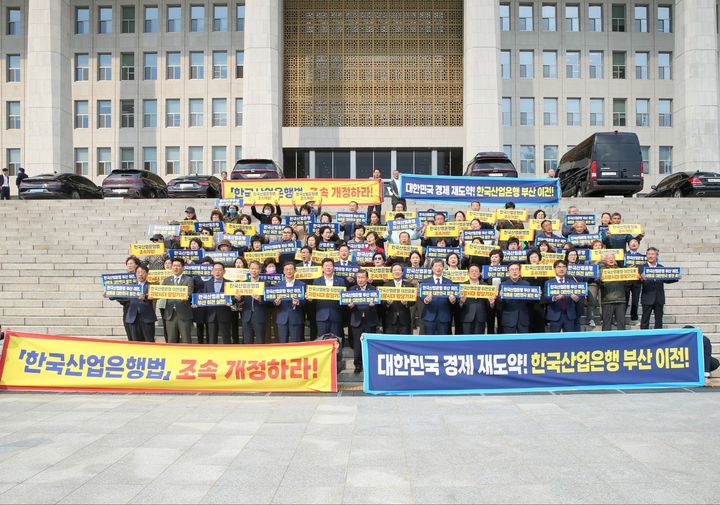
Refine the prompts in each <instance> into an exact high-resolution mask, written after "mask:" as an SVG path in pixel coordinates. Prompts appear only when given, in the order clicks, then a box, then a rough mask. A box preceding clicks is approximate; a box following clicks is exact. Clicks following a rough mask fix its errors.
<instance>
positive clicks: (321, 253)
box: [310, 249, 340, 263]
mask: <svg viewBox="0 0 720 505" xmlns="http://www.w3.org/2000/svg"><path fill="white" fill-rule="evenodd" d="M325 258H330V259H331V260H333V262H335V261H340V251H335V250H332V249H315V250H314V251H313V252H312V254H310V259H311V260H312V261H314V262H315V263H322V261H323V260H324V259H325Z"/></svg>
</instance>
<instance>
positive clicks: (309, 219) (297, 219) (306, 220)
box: [283, 214, 315, 226]
mask: <svg viewBox="0 0 720 505" xmlns="http://www.w3.org/2000/svg"><path fill="white" fill-rule="evenodd" d="M283 219H284V220H285V225H286V226H295V225H297V224H299V225H302V226H308V225H311V224H313V223H314V222H315V214H308V215H307V216H285V217H284V218H283Z"/></svg>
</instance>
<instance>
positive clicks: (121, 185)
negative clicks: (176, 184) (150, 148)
mask: <svg viewBox="0 0 720 505" xmlns="http://www.w3.org/2000/svg"><path fill="white" fill-rule="evenodd" d="M102 192H103V196H105V197H122V198H166V197H167V196H168V194H167V185H166V184H165V181H164V180H162V178H161V177H160V176H158V175H156V174H153V173H152V172H150V171H149V170H137V169H119V170H113V171H112V172H110V175H108V176H107V177H106V178H105V180H104V181H103V182H102Z"/></svg>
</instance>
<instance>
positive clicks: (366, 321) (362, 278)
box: [348, 270, 380, 373]
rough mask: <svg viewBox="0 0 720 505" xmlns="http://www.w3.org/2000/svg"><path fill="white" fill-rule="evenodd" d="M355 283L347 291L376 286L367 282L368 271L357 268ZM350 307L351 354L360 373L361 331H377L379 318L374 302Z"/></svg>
mask: <svg viewBox="0 0 720 505" xmlns="http://www.w3.org/2000/svg"><path fill="white" fill-rule="evenodd" d="M355 279H356V281H357V284H356V285H354V286H351V287H350V289H349V291H375V290H377V288H376V287H375V286H373V285H372V284H369V283H368V272H367V270H359V271H358V273H357V274H356V276H355ZM348 308H349V309H350V332H351V333H352V338H353V354H354V360H353V363H354V364H355V373H361V372H362V371H363V362H362V345H361V344H360V337H361V336H362V334H363V333H375V332H377V327H378V324H380V320H379V318H378V315H377V310H376V307H375V304H374V303H370V304H367V305H364V304H362V305H360V304H357V305H356V304H353V303H351V304H349V305H348Z"/></svg>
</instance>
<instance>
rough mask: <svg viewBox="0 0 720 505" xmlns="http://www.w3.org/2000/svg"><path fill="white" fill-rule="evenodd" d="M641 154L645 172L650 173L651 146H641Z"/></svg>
mask: <svg viewBox="0 0 720 505" xmlns="http://www.w3.org/2000/svg"><path fill="white" fill-rule="evenodd" d="M640 155H641V156H642V162H643V173H644V174H649V173H650V146H640Z"/></svg>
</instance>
